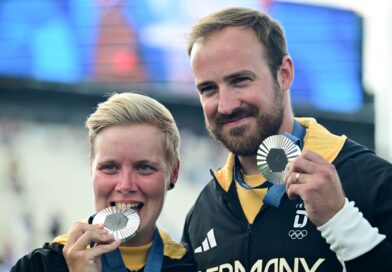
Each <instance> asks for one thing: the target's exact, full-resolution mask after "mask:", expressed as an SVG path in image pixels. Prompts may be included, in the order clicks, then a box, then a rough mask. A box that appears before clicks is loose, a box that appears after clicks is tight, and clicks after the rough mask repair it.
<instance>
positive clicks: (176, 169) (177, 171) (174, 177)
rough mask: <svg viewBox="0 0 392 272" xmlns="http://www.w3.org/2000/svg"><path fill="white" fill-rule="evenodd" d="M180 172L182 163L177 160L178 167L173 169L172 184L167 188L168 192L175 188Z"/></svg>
mask: <svg viewBox="0 0 392 272" xmlns="http://www.w3.org/2000/svg"><path fill="white" fill-rule="evenodd" d="M179 171H180V161H179V160H177V163H176V166H175V167H174V168H173V170H172V172H171V175H170V183H169V186H168V187H167V189H168V190H171V189H173V188H174V186H175V184H176V182H177V178H178V174H179Z"/></svg>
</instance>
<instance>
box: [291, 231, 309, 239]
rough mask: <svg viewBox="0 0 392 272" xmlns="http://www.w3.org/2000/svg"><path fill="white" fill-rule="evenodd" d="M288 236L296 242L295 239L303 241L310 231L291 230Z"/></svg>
mask: <svg viewBox="0 0 392 272" xmlns="http://www.w3.org/2000/svg"><path fill="white" fill-rule="evenodd" d="M288 234H289V236H290V238H291V239H293V240H295V239H299V240H301V239H302V238H304V237H305V236H306V235H308V231H307V230H290V231H289V233H288Z"/></svg>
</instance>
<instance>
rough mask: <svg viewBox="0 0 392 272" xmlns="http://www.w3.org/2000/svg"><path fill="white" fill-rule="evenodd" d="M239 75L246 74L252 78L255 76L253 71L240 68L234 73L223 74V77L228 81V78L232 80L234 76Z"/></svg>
mask: <svg viewBox="0 0 392 272" xmlns="http://www.w3.org/2000/svg"><path fill="white" fill-rule="evenodd" d="M241 76H248V77H252V78H254V77H256V75H255V73H253V72H252V71H249V70H242V71H238V72H235V73H233V74H231V75H228V76H225V77H224V78H223V79H224V80H225V81H230V80H232V79H234V78H238V77H241Z"/></svg>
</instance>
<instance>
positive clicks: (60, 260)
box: [11, 244, 68, 272]
mask: <svg viewBox="0 0 392 272" xmlns="http://www.w3.org/2000/svg"><path fill="white" fill-rule="evenodd" d="M62 249H63V245H61V244H51V245H50V244H45V245H44V246H43V247H42V248H37V249H35V250H33V251H32V252H31V253H30V254H28V255H25V256H23V257H22V258H20V259H19V260H18V261H17V263H16V264H15V265H14V266H13V267H12V268H11V272H27V271H29V272H46V271H48V272H49V271H54V272H67V271H68V267H67V263H66V262H65V259H64V256H63V253H62Z"/></svg>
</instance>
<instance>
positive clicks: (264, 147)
mask: <svg viewBox="0 0 392 272" xmlns="http://www.w3.org/2000/svg"><path fill="white" fill-rule="evenodd" d="M300 154H301V149H300V148H299V147H298V146H297V145H295V144H294V143H293V142H292V141H291V140H290V139H289V138H288V137H286V136H284V135H273V136H270V137H268V138H266V139H265V140H264V141H263V142H262V143H261V144H260V146H259V149H258V151H257V167H258V168H259V171H260V174H261V175H262V176H263V177H265V178H266V179H267V180H268V181H270V182H272V183H275V184H283V183H284V180H283V178H284V176H285V174H286V172H287V170H286V165H287V163H288V162H290V161H292V160H294V159H295V158H296V157H298V156H299V155H300Z"/></svg>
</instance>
